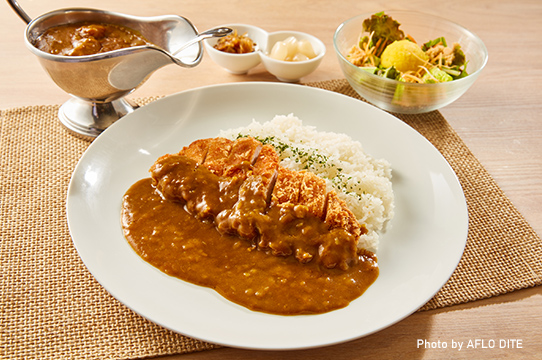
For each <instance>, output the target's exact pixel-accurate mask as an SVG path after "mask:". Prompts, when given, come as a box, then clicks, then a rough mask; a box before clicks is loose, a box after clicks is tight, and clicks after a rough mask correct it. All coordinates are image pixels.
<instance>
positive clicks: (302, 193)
mask: <svg viewBox="0 0 542 360" xmlns="http://www.w3.org/2000/svg"><path fill="white" fill-rule="evenodd" d="M299 174H302V175H303V180H302V181H301V186H300V188H299V198H298V200H297V203H298V204H300V205H305V206H306V207H307V209H308V212H309V213H310V214H312V215H314V216H316V217H317V218H319V219H324V211H325V206H326V181H325V180H324V179H322V178H321V177H319V176H318V175H316V174H313V173H311V172H308V171H306V172H300V173H299Z"/></svg>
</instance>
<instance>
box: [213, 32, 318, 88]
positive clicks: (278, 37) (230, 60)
mask: <svg viewBox="0 0 542 360" xmlns="http://www.w3.org/2000/svg"><path fill="white" fill-rule="evenodd" d="M220 26H221V27H222V26H223V27H229V28H231V29H233V30H237V34H239V35H244V34H246V35H247V36H248V37H249V38H251V39H252V41H254V42H255V43H256V51H254V52H251V53H247V54H231V53H227V52H224V51H220V50H217V49H215V48H214V46H215V45H216V43H217V42H218V40H219V39H218V38H210V39H205V40H204V41H203V44H204V46H205V49H206V50H207V53H208V54H209V56H210V57H211V59H212V60H213V61H214V62H215V63H216V64H218V65H220V66H221V67H223V68H224V69H225V70H226V71H228V72H230V73H233V74H246V73H247V72H248V71H249V70H250V69H252V68H254V67H255V66H257V65H258V64H259V63H260V62H262V63H263V65H264V67H265V69H266V70H267V71H268V72H270V73H271V74H273V75H275V76H276V77H277V79H279V80H280V81H285V82H297V81H299V80H300V79H301V78H302V77H304V76H307V75H309V74H310V73H312V72H313V71H314V70H316V68H317V67H318V65H320V63H321V62H322V59H323V57H324V55H325V53H326V47H325V45H324V43H323V42H322V41H320V39H318V38H316V37H314V36H312V35H309V34H306V33H302V32H299V31H277V32H273V33H268V32H266V31H265V30H263V29H260V28H259V27H257V26H252V25H245V24H225V25H220ZM290 36H294V37H295V38H296V39H297V40H306V41H309V42H310V43H311V45H312V48H313V50H314V52H315V54H316V57H314V58H312V59H310V60H305V61H283V60H276V59H273V58H271V57H270V56H269V55H268V54H269V53H270V52H271V49H272V48H273V45H275V43H276V42H278V41H283V40H286V39H287V38H289V37H290Z"/></svg>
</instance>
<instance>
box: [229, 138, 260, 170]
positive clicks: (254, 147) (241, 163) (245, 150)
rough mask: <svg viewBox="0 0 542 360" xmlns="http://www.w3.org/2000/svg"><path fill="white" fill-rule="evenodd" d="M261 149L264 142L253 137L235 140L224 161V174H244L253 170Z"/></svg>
mask: <svg viewBox="0 0 542 360" xmlns="http://www.w3.org/2000/svg"><path fill="white" fill-rule="evenodd" d="M261 149H262V143H261V142H259V141H258V140H256V139H254V138H252V137H243V138H239V139H237V140H235V141H234V142H233V144H232V146H231V150H230V153H229V155H228V158H227V159H226V161H225V163H224V171H223V172H222V176H225V177H233V176H243V175H245V174H246V173H247V172H249V171H252V165H253V164H254V162H255V161H256V159H257V158H258V155H259V154H260V150H261Z"/></svg>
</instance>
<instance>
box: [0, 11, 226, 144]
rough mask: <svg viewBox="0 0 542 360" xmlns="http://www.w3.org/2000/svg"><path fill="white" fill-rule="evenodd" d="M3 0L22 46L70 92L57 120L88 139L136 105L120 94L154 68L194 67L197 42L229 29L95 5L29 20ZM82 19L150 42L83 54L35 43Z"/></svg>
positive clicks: (199, 53) (199, 49) (200, 52)
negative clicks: (20, 24)
mask: <svg viewBox="0 0 542 360" xmlns="http://www.w3.org/2000/svg"><path fill="white" fill-rule="evenodd" d="M7 1H8V3H9V4H10V6H11V7H12V8H13V10H14V11H15V12H16V13H17V14H18V15H19V17H20V18H21V19H22V20H23V21H24V22H26V23H27V28H26V31H25V44H26V46H27V48H28V49H29V50H30V51H31V52H32V53H33V54H34V55H36V56H37V58H38V60H39V61H40V63H41V65H42V67H43V68H44V69H45V70H46V72H47V73H48V74H49V76H50V77H51V78H52V79H53V81H54V82H55V83H56V84H57V85H58V86H59V87H60V88H62V89H63V90H64V91H66V92H67V93H68V94H70V95H71V96H72V98H71V99H70V100H68V101H67V102H65V103H64V104H63V105H62V106H61V107H60V109H59V112H58V117H59V119H60V122H61V123H62V124H63V125H64V126H65V127H66V128H67V129H68V130H69V131H71V132H72V133H73V134H75V135H77V136H79V137H83V138H87V139H93V138H95V137H96V136H98V135H99V134H100V133H102V132H103V131H104V130H105V129H106V128H108V127H109V126H111V125H112V124H113V123H114V122H115V121H117V120H118V119H120V118H121V117H123V116H124V115H126V114H128V113H130V112H132V111H134V110H135V109H136V108H137V106H136V105H133V104H131V103H129V102H128V101H127V100H126V99H125V98H124V97H125V96H126V95H128V94H130V93H131V92H133V91H134V90H135V89H137V88H138V87H139V86H141V85H142V84H143V83H144V82H145V81H146V80H147V79H148V78H149V77H150V75H151V74H152V73H153V72H154V71H156V70H158V69H159V68H161V67H163V66H165V65H168V64H172V63H173V64H176V65H179V66H182V67H187V68H191V67H194V66H197V65H198V64H199V63H200V62H201V59H202V56H203V47H202V45H201V41H202V40H204V39H206V38H210V37H222V36H225V35H227V34H229V33H231V32H232V30H231V29H229V28H217V29H211V30H208V31H204V32H202V33H198V31H197V30H196V28H195V27H194V25H193V24H192V23H191V22H190V21H189V20H188V19H186V18H184V17H181V16H177V15H164V16H154V17H139V16H131V15H126V14H120V13H115V12H110V11H103V10H95V9H61V10H56V11H52V12H49V13H46V14H43V15H41V16H39V17H37V18H36V19H33V20H32V19H31V18H30V17H29V16H28V14H27V13H26V12H25V11H24V10H23V9H22V8H21V7H20V6H19V4H18V3H17V1H16V0H7ZM83 21H84V22H102V23H110V24H117V25H122V26H126V27H128V28H131V29H134V30H136V31H138V32H139V33H141V35H143V36H144V37H145V38H146V39H147V40H149V41H150V42H151V43H152V44H154V45H143V46H135V47H129V48H124V49H119V50H114V51H109V52H104V53H99V54H93V55H85V56H63V55H53V54H49V53H46V52H44V51H41V50H39V49H38V48H37V47H36V46H34V43H35V41H36V39H37V38H38V37H39V36H40V35H41V34H42V33H43V32H44V31H45V30H47V29H48V28H50V27H52V26H57V25H63V24H68V23H77V22H83Z"/></svg>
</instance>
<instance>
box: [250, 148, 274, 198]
mask: <svg viewBox="0 0 542 360" xmlns="http://www.w3.org/2000/svg"><path fill="white" fill-rule="evenodd" d="M278 169H279V155H278V154H277V152H276V151H275V149H274V148H273V147H272V146H271V145H263V146H262V148H261V149H260V152H259V154H258V157H257V158H256V161H255V162H254V165H253V166H252V175H254V176H258V177H260V178H261V181H262V186H263V187H264V188H265V189H266V191H265V196H266V200H267V203H268V204H269V202H270V200H271V193H272V192H273V187H274V186H275V182H276V179H277V171H278Z"/></svg>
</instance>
